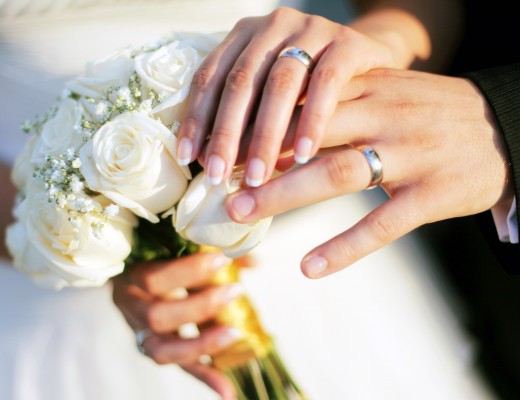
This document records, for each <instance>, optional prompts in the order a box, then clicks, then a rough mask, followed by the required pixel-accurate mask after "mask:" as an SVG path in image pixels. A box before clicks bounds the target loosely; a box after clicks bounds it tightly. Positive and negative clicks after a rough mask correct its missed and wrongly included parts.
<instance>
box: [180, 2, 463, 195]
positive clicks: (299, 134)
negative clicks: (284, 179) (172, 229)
mask: <svg viewBox="0 0 520 400" xmlns="http://www.w3.org/2000/svg"><path fill="white" fill-rule="evenodd" d="M363 3H365V2H363ZM366 3H368V4H365V8H366V10H367V11H365V14H364V15H363V16H362V17H361V18H359V19H357V20H356V21H354V22H352V23H351V24H350V25H349V26H345V25H342V24H338V23H335V22H332V21H329V20H326V19H324V18H322V17H319V16H313V15H307V14H303V13H301V12H299V11H296V10H293V9H289V8H280V9H277V10H275V11H274V12H272V13H271V14H269V15H267V16H264V17H255V18H246V19H244V20H242V21H240V22H239V23H238V24H237V25H236V26H235V28H234V29H233V30H232V31H231V33H230V34H229V35H228V36H227V37H226V39H224V41H223V42H222V43H221V44H220V45H219V46H218V47H217V48H216V49H215V50H214V51H213V52H212V53H211V54H210V55H209V56H208V57H207V58H206V59H205V60H204V62H203V64H202V65H201V67H200V68H199V70H198V71H197V72H196V74H195V76H194V79H193V83H192V87H191V90H190V96H189V100H188V105H187V111H186V114H185V117H184V119H183V122H182V124H181V128H180V131H179V146H178V154H179V158H180V159H181V160H182V162H183V163H185V164H187V163H189V162H191V161H193V160H194V159H195V158H197V156H198V155H199V152H200V151H201V149H202V147H203V146H204V140H205V138H206V137H207V136H208V134H211V137H210V139H209V143H208V144H207V147H206V155H205V158H204V160H203V164H204V166H205V169H206V174H207V175H208V177H209V178H210V180H211V181H212V182H214V183H215V184H218V183H219V182H220V181H221V180H222V179H223V178H224V177H227V176H229V174H230V173H231V171H232V168H233V166H234V165H235V162H236V159H237V154H238V151H239V150H238V149H239V143H240V138H241V136H242V135H243V134H244V132H245V129H246V127H247V125H248V122H249V121H250V119H251V118H252V117H253V116H254V120H255V122H254V126H253V137H252V139H251V143H250V146H249V149H248V155H247V158H246V162H245V170H246V182H247V184H248V185H249V186H254V187H256V186H260V185H261V184H262V183H264V182H266V181H267V180H268V179H269V178H270V176H271V174H272V172H273V170H274V167H275V164H276V161H277V159H278V154H279V151H280V145H281V142H282V140H283V138H284V135H285V132H286V131H287V128H288V125H289V122H290V120H291V116H292V112H293V110H294V108H295V106H296V105H297V104H298V103H303V108H302V114H301V117H300V120H299V122H298V126H297V128H296V133H295V137H294V143H293V146H294V148H295V159H296V161H297V162H300V163H305V162H307V161H308V160H309V159H310V158H312V157H313V156H314V155H315V154H316V152H317V151H318V149H319V148H320V143H321V141H322V140H323V137H324V134H325V130H326V126H327V123H328V121H329V120H330V118H331V116H332V114H333V112H334V109H335V107H336V105H337V103H338V101H340V100H342V99H341V91H342V88H343V87H344V85H346V84H347V83H348V82H349V81H350V79H351V78H352V77H353V76H356V75H359V74H362V73H364V72H367V71H369V70H371V69H374V68H380V67H391V68H407V67H409V66H410V65H411V64H412V63H413V62H414V61H417V60H422V61H423V62H426V60H429V61H428V62H429V63H430V64H432V65H438V64H439V63H441V62H442V61H440V60H442V59H443V57H445V56H446V54H448V53H449V49H450V48H451V47H450V46H445V48H446V49H445V50H443V51H442V52H439V56H435V57H432V56H431V49H432V45H435V47H437V43H439V42H447V43H451V42H452V40H448V39H450V38H452V37H455V36H456V35H457V32H456V30H455V29H450V27H451V26H458V25H457V24H456V23H454V22H455V21H457V20H458V15H459V13H458V6H457V5H458V3H457V2H453V1H451V2H446V5H445V7H441V5H440V4H438V2H434V3H435V4H434V3H432V2H431V1H427V0H423V1H419V2H411V4H412V5H410V4H408V3H410V2H408V1H386V2H377V1H371V2H366ZM432 5H435V7H430V6H432ZM439 21H442V22H443V24H442V26H443V28H444V29H443V30H440V29H438V28H434V27H437V26H438V24H436V23H438V22H439ZM287 46H296V47H299V48H302V49H305V50H306V51H307V52H308V53H309V55H310V56H311V57H312V58H313V59H314V60H316V62H317V63H316V66H315V67H314V69H313V70H312V71H309V70H307V69H306V68H305V67H303V66H302V64H301V63H300V62H299V61H297V60H294V59H291V58H281V59H279V58H278V54H279V53H280V51H281V50H282V49H284V48H286V47H287ZM310 72H312V74H311V75H309V74H310Z"/></svg>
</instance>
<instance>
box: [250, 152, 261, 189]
mask: <svg viewBox="0 0 520 400" xmlns="http://www.w3.org/2000/svg"><path fill="white" fill-rule="evenodd" d="M264 175H265V163H264V162H263V161H262V160H260V159H259V158H257V157H255V158H252V159H251V161H249V166H248V167H247V176H246V183H247V184H248V185H249V186H251V187H258V186H260V185H261V184H262V183H263V181H264Z"/></svg>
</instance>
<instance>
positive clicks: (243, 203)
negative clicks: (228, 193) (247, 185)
mask: <svg viewBox="0 0 520 400" xmlns="http://www.w3.org/2000/svg"><path fill="white" fill-rule="evenodd" d="M231 208H232V209H233V211H234V213H235V217H237V218H238V219H242V218H245V217H247V216H248V215H249V214H251V213H252V212H253V210H254V209H255V199H253V197H251V196H250V195H248V194H246V193H244V194H241V195H238V196H237V197H235V198H234V199H232V200H231Z"/></svg>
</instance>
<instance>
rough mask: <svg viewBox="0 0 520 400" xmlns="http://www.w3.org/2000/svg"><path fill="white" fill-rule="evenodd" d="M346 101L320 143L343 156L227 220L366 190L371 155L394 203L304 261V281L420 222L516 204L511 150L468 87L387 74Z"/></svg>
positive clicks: (290, 179)
mask: <svg viewBox="0 0 520 400" xmlns="http://www.w3.org/2000/svg"><path fill="white" fill-rule="evenodd" d="M342 96H343V97H344V98H351V99H352V100H350V101H346V102H343V103H341V104H340V105H338V107H337V109H336V112H335V114H334V115H333V117H332V119H331V122H330V123H329V126H328V129H327V135H326V137H325V140H324V145H327V146H339V145H343V147H342V148H341V149H338V148H336V149H334V151H333V152H332V153H330V154H328V155H325V156H323V157H322V158H320V159H318V160H316V161H314V162H312V163H310V164H308V165H306V166H304V167H302V168H299V169H296V170H293V171H290V172H288V173H286V174H285V175H282V176H280V177H278V178H276V179H273V180H272V181H270V182H267V183H266V184H265V185H263V186H261V187H259V188H251V189H246V190H242V191H240V192H237V193H234V194H232V195H230V197H229V198H228V200H227V207H228V213H229V214H230V216H231V217H232V218H233V219H234V220H236V221H237V222H243V223H250V222H253V221H256V220H259V219H261V218H264V217H266V216H268V215H275V214H279V213H282V212H284V211H287V210H290V209H293V208H296V207H300V206H304V205H307V204H311V203H315V202H319V201H322V200H325V199H329V198H332V197H335V196H338V195H341V194H344V193H352V192H356V191H360V190H363V189H365V188H367V186H368V185H369V182H370V180H371V170H370V168H369V167H368V163H367V160H366V159H365V157H364V156H363V155H362V154H361V152H360V151H359V150H357V149H358V148H359V147H362V146H371V147H372V148H373V149H375V151H376V152H377V154H378V155H379V158H380V159H381V162H382V165H383V181H382V185H381V186H382V187H383V189H384V190H385V191H386V192H387V193H388V194H389V196H390V199H389V200H388V201H386V202H385V203H383V204H382V205H381V206H379V207H377V208H376V209H375V210H373V211H372V212H370V213H369V214H368V215H366V216H364V217H363V218H362V219H361V220H360V221H359V222H358V223H357V224H356V225H354V226H353V227H351V228H350V229H347V230H346V231H345V232H343V233H342V234H340V235H338V236H337V237H335V238H333V239H331V240H330V241H328V242H326V243H324V244H322V245H320V246H318V247H317V248H315V249H314V250H312V251H311V252H310V253H308V254H307V255H306V256H305V257H304V259H303V261H302V265H301V266H302V270H303V272H304V274H305V275H307V276H308V277H312V278H317V277H322V276H325V275H328V274H331V273H334V272H336V271H338V270H340V269H342V268H344V267H346V266H348V265H350V264H352V263H353V262H355V261H356V260H358V259H360V258H361V257H363V256H365V255H367V254H369V253H370V252H373V251H374V250H376V249H378V248H380V247H382V246H384V245H385V244H388V243H390V242H392V241H393V240H395V239H397V238H399V237H401V236H402V235H404V234H406V233H408V232H410V231H411V230H413V229H415V228H417V227H419V226H421V225H423V224H426V223H430V222H434V221H439V220H443V219H448V218H455V217H460V216H465V215H471V214H476V213H479V212H482V211H485V210H489V209H491V208H492V207H495V206H497V205H506V206H508V205H509V206H510V204H511V201H512V199H513V193H512V188H511V184H510V183H509V167H508V159H507V155H506V154H507V151H506V149H505V144H504V142H503V138H502V136H501V134H500V132H499V131H498V128H497V125H496V121H495V120H494V118H493V115H492V113H491V112H490V110H489V105H488V104H487V102H486V100H485V99H484V97H483V95H482V93H481V92H480V91H479V90H478V89H477V88H476V87H475V86H474V85H473V84H472V83H471V82H470V81H468V80H466V79H461V78H451V77H444V76H440V75H433V74H427V73H421V72H414V71H399V70H392V69H389V70H384V69H382V70H374V71H371V72H369V73H367V74H365V75H362V76H359V77H356V78H354V79H353V80H352V82H351V83H350V84H349V85H348V87H346V88H345V90H344V92H343V94H342ZM345 212H348V210H345ZM324 223H325V222H324Z"/></svg>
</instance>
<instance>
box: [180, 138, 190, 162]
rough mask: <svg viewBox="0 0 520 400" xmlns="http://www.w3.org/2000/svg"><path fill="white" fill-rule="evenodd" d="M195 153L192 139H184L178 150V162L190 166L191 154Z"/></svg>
mask: <svg viewBox="0 0 520 400" xmlns="http://www.w3.org/2000/svg"><path fill="white" fill-rule="evenodd" d="M192 152H193V143H192V142H191V140H190V139H188V138H186V137H183V138H182V139H181V141H180V142H179V148H178V150H177V162H178V163H179V165H188V164H189V163H190V161H191V153H192Z"/></svg>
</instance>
